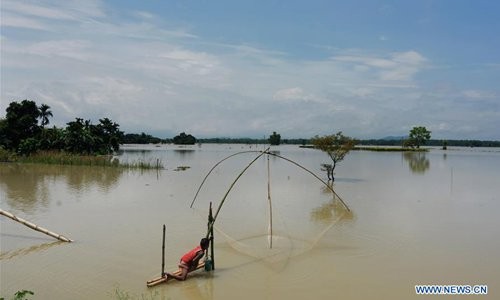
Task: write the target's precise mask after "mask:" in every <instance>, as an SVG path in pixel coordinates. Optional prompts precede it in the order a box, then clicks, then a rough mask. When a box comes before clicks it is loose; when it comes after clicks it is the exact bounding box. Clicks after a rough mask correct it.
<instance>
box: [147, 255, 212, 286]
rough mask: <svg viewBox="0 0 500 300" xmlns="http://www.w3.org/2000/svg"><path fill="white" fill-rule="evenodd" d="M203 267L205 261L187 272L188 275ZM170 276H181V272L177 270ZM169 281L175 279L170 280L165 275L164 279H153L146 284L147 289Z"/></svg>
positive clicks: (170, 278)
mask: <svg viewBox="0 0 500 300" xmlns="http://www.w3.org/2000/svg"><path fill="white" fill-rule="evenodd" d="M204 267H205V261H202V262H200V263H199V264H198V266H197V267H196V268H194V269H192V270H190V271H189V272H188V274H189V273H191V272H193V271H196V270H199V269H202V268H204ZM172 274H174V275H181V271H180V270H177V271H175V272H174V273H172ZM170 280H175V279H174V278H172V277H167V276H166V275H165V277H158V278H155V279H153V280H150V281H148V282H147V285H148V287H152V286H155V285H158V284H160V283H164V282H165V283H166V282H168V281H170Z"/></svg>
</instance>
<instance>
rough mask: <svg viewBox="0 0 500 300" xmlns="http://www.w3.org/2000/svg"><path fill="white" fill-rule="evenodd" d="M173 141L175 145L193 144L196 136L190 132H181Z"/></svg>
mask: <svg viewBox="0 0 500 300" xmlns="http://www.w3.org/2000/svg"><path fill="white" fill-rule="evenodd" d="M173 142H174V144H177V145H194V144H195V143H196V138H195V137H194V136H192V135H190V134H186V133H185V132H181V133H180V134H179V135H177V136H175V137H174V138H173Z"/></svg>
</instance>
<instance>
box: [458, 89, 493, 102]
mask: <svg viewBox="0 0 500 300" xmlns="http://www.w3.org/2000/svg"><path fill="white" fill-rule="evenodd" d="M462 95H463V96H464V97H466V98H469V99H473V100H477V99H487V98H495V97H496V95H495V93H492V92H489V91H480V90H465V91H462Z"/></svg>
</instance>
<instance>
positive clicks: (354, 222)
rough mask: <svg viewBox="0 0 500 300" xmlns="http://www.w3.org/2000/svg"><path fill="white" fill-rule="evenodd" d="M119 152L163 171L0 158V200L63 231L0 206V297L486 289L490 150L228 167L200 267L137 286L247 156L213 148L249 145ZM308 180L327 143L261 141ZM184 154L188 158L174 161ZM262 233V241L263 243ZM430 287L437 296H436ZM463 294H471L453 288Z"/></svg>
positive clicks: (494, 203) (499, 191) (494, 236)
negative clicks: (327, 182)
mask: <svg viewBox="0 0 500 300" xmlns="http://www.w3.org/2000/svg"><path fill="white" fill-rule="evenodd" d="M123 148H124V151H123V152H122V153H121V154H120V155H119V156H118V158H119V159H120V160H123V161H134V160H145V161H150V162H153V163H155V162H156V160H157V159H158V160H160V161H161V163H162V164H163V165H164V166H165V167H166V169H165V170H162V171H159V172H157V171H139V170H134V171H133V170H119V169H112V168H100V167H80V166H72V167H71V166H52V165H49V166H48V165H28V164H22V165H17V164H5V163H3V164H0V204H1V205H0V207H1V208H2V209H4V210H7V211H10V212H12V213H14V214H16V215H18V216H19V217H22V218H25V219H28V220H30V221H32V222H34V223H36V224H38V225H40V226H43V227H46V228H48V229H50V230H52V231H55V232H58V233H60V234H63V235H66V236H68V237H70V238H72V239H74V240H75V242H74V243H63V242H57V241H55V240H54V239H52V238H50V237H48V236H45V235H43V234H41V233H38V232H35V231H33V230H31V229H29V228H27V227H25V226H23V225H21V224H18V223H15V222H14V221H12V220H10V219H7V218H5V217H3V216H2V217H0V225H1V230H0V241H1V244H0V250H1V254H0V267H1V271H0V272H1V273H0V275H1V277H0V296H2V297H6V298H10V297H11V296H12V295H13V294H14V293H15V292H16V291H18V290H24V289H27V290H31V291H33V292H34V293H35V297H34V299H143V298H145V299H151V298H153V299H304V298H308V299H333V298H335V299H408V298H426V297H429V296H419V295H416V293H415V285H417V284H443V285H449V284H460V285H462V284H465V285H476V284H482V285H488V295H487V296H481V298H482V299H483V298H484V299H486V298H491V299H498V297H499V296H500V293H499V292H498V289H499V288H500V284H499V279H500V272H499V270H500V260H499V253H500V239H499V238H498V237H499V236H500V234H499V233H500V218H499V217H498V216H499V212H500V196H499V195H500V180H499V178H500V149H497V148H494V149H488V148H454V149H450V150H447V151H442V150H439V149H432V150H431V151H430V152H428V153H409V154H408V153H405V154H403V153H398V152H395V153H394V152H390V153H389V152H365V151H359V152H351V153H350V154H349V155H348V156H347V157H346V159H345V160H344V161H343V162H342V163H341V164H340V165H339V166H338V168H337V169H336V182H335V184H334V186H333V187H334V189H335V191H336V192H337V193H338V194H339V195H340V196H341V197H342V198H343V200H344V201H345V202H346V203H347V204H348V205H349V207H350V209H351V212H347V211H346V210H345V209H344V208H343V206H342V205H341V204H340V203H339V201H338V200H334V199H333V198H332V194H331V193H330V192H329V191H328V189H327V188H325V186H324V185H323V184H322V183H321V182H319V181H318V180H316V179H315V178H313V177H312V176H311V175H309V174H308V173H306V172H304V171H302V170H301V169H299V168H297V167H296V166H294V165H292V164H290V163H288V162H286V161H283V160H281V159H279V158H275V157H270V158H269V165H270V173H271V176H270V181H271V201H272V213H273V216H272V235H270V234H269V219H270V217H269V202H268V198H267V178H268V177H267V158H266V157H262V158H261V159H259V160H258V161H257V162H256V163H255V164H254V165H253V166H252V167H251V168H250V169H249V170H248V171H247V172H246V173H245V174H244V175H243V176H242V178H241V179H240V180H239V181H238V183H237V184H236V185H235V188H234V189H233V190H232V191H231V193H230V194H229V196H228V198H227V202H226V203H225V204H224V206H223V207H222V209H221V212H220V215H219V217H218V219H217V223H216V227H217V228H216V229H217V230H216V232H215V264H216V270H215V271H214V272H210V273H207V272H204V271H199V272H196V273H193V274H192V276H190V277H189V280H187V281H185V282H173V283H168V284H166V285H160V286H158V287H155V288H149V289H148V288H147V287H146V281H147V280H150V279H152V278H154V277H156V276H158V275H159V273H160V271H161V234H162V225H163V224H166V226H167V237H166V269H167V270H173V269H175V268H176V263H177V261H178V259H179V257H180V256H181V255H182V254H183V253H184V252H185V251H187V250H189V249H190V248H192V247H193V246H194V245H196V243H197V242H198V241H199V239H200V238H201V237H202V236H204V235H205V233H206V225H207V224H206V223H207V221H206V218H207V212H208V205H209V203H210V201H212V202H213V203H214V208H216V207H217V205H218V204H219V202H220V200H221V199H222V197H223V195H224V193H225V192H226V191H227V189H228V187H229V185H230V184H231V182H232V180H233V179H234V178H235V177H236V175H237V174H238V173H239V172H240V171H241V170H242V168H244V167H245V166H246V165H247V164H248V162H250V161H251V160H252V159H253V158H254V157H255V154H253V153H248V154H242V155H238V156H236V157H234V158H231V159H229V160H227V161H225V162H224V163H222V164H221V165H220V166H219V167H218V168H216V169H215V170H214V172H213V173H212V175H211V176H210V177H209V178H208V180H207V182H206V183H205V185H204V187H203V188H202V190H201V191H200V194H199V196H198V198H197V200H196V202H195V203H194V206H193V208H190V207H189V205H190V203H191V201H192V200H193V197H194V194H195V192H196V189H197V187H198V185H199V184H200V183H201V181H202V180H203V177H204V176H205V175H206V173H207V172H208V171H209V169H210V168H211V167H212V166H213V165H214V164H215V163H216V162H217V161H219V160H221V159H223V158H224V157H226V156H228V155H230V154H233V153H235V152H238V151H247V150H262V149H263V147H262V146H255V145H253V146H249V145H201V146H198V145H195V146H187V147H177V146H174V145H162V146H160V147H155V146H136V145H128V146H125V147H123ZM272 150H273V151H277V152H276V153H279V155H282V156H285V157H287V158H290V159H293V160H294V161H296V162H298V163H300V164H302V165H303V166H305V167H307V168H309V169H310V170H312V171H313V172H315V173H316V174H318V175H319V176H320V177H321V178H323V179H326V178H325V177H326V174H324V173H323V172H322V171H321V170H320V164H321V163H325V162H327V161H328V160H327V156H326V155H325V154H323V153H321V152H319V151H315V150H311V149H301V148H298V147H297V146H279V147H274V148H272ZM183 166H188V167H189V168H178V167H183ZM271 243H272V248H270V245H271ZM435 297H436V296H435ZM465 297H473V296H465Z"/></svg>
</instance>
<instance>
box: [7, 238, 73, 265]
mask: <svg viewBox="0 0 500 300" xmlns="http://www.w3.org/2000/svg"><path fill="white" fill-rule="evenodd" d="M64 243H65V242H61V241H55V242H49V243H44V244H39V245H34V246H31V247H26V248H20V249H16V250H11V251H6V252H2V253H0V261H1V260H7V259H12V258H14V257H20V256H24V255H27V254H30V253H34V252H41V251H45V250H47V249H49V248H51V247H53V246H55V245H60V244H64Z"/></svg>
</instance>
